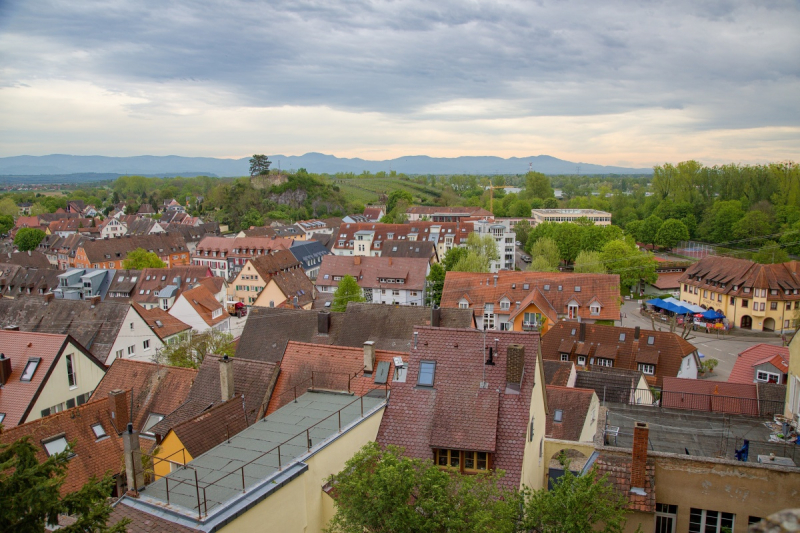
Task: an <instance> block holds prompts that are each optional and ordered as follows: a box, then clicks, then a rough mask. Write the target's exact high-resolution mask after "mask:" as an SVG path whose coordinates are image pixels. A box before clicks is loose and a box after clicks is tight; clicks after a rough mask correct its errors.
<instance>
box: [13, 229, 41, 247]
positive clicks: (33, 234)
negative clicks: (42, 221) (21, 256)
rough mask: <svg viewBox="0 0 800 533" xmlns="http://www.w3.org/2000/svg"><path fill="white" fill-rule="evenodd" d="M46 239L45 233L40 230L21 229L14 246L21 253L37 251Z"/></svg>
mask: <svg viewBox="0 0 800 533" xmlns="http://www.w3.org/2000/svg"><path fill="white" fill-rule="evenodd" d="M44 238H45V233H44V232H43V231H42V230H40V229H39V228H20V229H19V230H18V231H17V235H16V236H15V237H14V245H15V246H16V247H17V249H18V250H19V251H20V252H29V251H31V250H35V249H36V247H37V246H39V243H40V242H42V240H44Z"/></svg>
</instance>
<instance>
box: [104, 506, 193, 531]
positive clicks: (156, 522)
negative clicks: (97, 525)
mask: <svg viewBox="0 0 800 533" xmlns="http://www.w3.org/2000/svg"><path fill="white" fill-rule="evenodd" d="M125 518H127V519H128V520H130V523H129V524H128V525H127V526H125V531H126V533H195V532H199V531H200V530H199V529H194V528H191V527H187V526H184V525H181V524H178V523H176V522H173V521H172V520H167V519H165V518H161V517H160V516H158V515H156V514H150V513H146V512H144V511H140V510H139V509H134V508H133V507H130V506H129V505H125V503H124V502H119V503H118V504H117V505H115V506H114V510H113V511H112V512H111V516H110V517H109V519H108V525H109V526H112V525H114V524H116V523H117V522H119V521H120V520H123V519H125Z"/></svg>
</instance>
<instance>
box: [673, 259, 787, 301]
mask: <svg viewBox="0 0 800 533" xmlns="http://www.w3.org/2000/svg"><path fill="white" fill-rule="evenodd" d="M799 269H800V262H798V261H789V262H788V263H776V264H770V265H762V264H760V263H754V262H753V261H749V260H747V259H735V258H733V257H720V256H708V257H706V258H704V259H701V260H700V261H698V262H697V263H694V264H693V265H692V266H690V267H689V268H688V269H686V272H684V274H683V276H681V278H680V282H681V283H684V284H687V285H692V286H695V287H699V288H701V289H710V290H712V291H714V292H717V293H722V294H727V295H730V296H738V297H740V298H753V296H754V291H753V289H768V290H767V293H766V297H767V300H800V276H799V275H798V270H799ZM698 278H700V279H699V281H698ZM734 288H735V289H734ZM745 290H747V292H745ZM772 291H775V294H773V293H772Z"/></svg>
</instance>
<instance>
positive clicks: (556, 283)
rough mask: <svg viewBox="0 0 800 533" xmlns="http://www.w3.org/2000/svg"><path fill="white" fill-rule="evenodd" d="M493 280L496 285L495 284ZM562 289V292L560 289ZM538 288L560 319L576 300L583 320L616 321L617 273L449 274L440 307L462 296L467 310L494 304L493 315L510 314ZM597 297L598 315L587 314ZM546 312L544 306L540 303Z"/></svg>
mask: <svg viewBox="0 0 800 533" xmlns="http://www.w3.org/2000/svg"><path fill="white" fill-rule="evenodd" d="M495 279H496V280H497V282H496V283H495ZM559 287H561V289H559ZM535 289H539V291H540V292H541V295H542V296H543V297H544V299H545V300H546V302H547V304H549V305H550V306H551V307H552V308H553V309H554V310H555V311H556V312H557V313H558V315H559V316H564V315H566V314H567V304H568V303H569V302H571V301H573V300H574V301H576V302H577V303H578V305H579V308H578V314H579V315H580V316H581V317H583V318H586V319H597V320H619V309H620V308H619V306H620V298H619V276H618V275H616V274H573V273H569V272H506V271H502V272H499V273H497V274H483V273H473V272H448V273H447V275H446V277H445V280H444V288H443V289H442V307H458V302H459V300H461V298H462V297H464V296H465V295H466V296H468V298H469V300H470V302H471V303H470V304H469V306H470V309H473V310H474V311H475V312H476V313H481V314H482V313H483V306H484V304H486V303H491V304H494V312H495V314H500V315H503V314H507V315H511V314H512V313H514V312H518V309H517V307H516V302H520V307H523V306H522V305H521V302H522V301H523V300H525V299H526V298H527V297H528V296H530V294H531V291H533V290H535ZM503 296H506V297H507V298H508V299H509V300H510V301H511V306H510V309H509V310H507V311H503V310H501V309H500V300H501V299H502V298H503ZM594 298H596V299H597V301H598V302H599V303H600V305H601V307H600V314H599V315H590V311H589V304H590V302H591V301H592V299H594ZM541 305H542V306H543V307H545V309H543V311H544V312H545V313H546V306H545V304H544V303H541Z"/></svg>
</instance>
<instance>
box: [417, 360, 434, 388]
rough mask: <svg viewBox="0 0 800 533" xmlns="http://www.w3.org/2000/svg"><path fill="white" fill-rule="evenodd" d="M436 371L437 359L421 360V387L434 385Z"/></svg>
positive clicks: (419, 379)
mask: <svg viewBox="0 0 800 533" xmlns="http://www.w3.org/2000/svg"><path fill="white" fill-rule="evenodd" d="M435 373H436V362H435V361H421V362H420V363H419V378H418V379H417V385H419V386H421V387H433V377H434V374H435Z"/></svg>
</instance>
